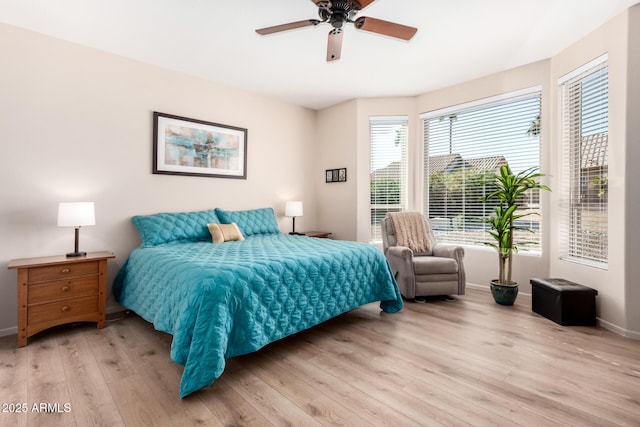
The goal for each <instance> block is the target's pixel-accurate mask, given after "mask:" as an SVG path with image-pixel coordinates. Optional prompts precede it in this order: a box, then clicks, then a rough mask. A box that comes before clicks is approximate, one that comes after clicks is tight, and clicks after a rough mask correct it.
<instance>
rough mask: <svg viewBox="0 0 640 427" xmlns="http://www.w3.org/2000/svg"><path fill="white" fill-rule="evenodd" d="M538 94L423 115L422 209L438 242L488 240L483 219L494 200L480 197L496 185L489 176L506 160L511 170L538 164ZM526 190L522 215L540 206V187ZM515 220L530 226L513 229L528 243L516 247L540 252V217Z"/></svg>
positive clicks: (522, 202)
mask: <svg viewBox="0 0 640 427" xmlns="http://www.w3.org/2000/svg"><path fill="white" fill-rule="evenodd" d="M540 99H541V95H540V91H539V90H538V89H536V90H533V91H529V92H527V93H524V94H523V93H518V94H517V95H514V96H508V95H507V96H506V97H501V99H499V100H489V101H487V102H486V103H482V102H475V103H474V104H473V106H471V107H466V106H459V107H458V108H455V107H454V108H449V109H447V111H446V113H445V114H444V115H438V114H441V113H435V115H429V114H425V115H423V129H424V153H425V154H424V189H425V195H424V196H425V197H424V200H425V205H424V211H425V212H426V213H428V215H429V218H430V220H431V225H432V227H433V230H434V233H435V235H436V237H437V238H438V240H439V241H445V242H451V243H459V244H466V245H477V244H483V242H488V241H490V238H491V237H490V236H489V235H488V233H486V230H487V224H486V223H485V222H483V218H486V217H488V216H490V215H491V214H492V212H493V206H494V204H486V205H485V204H484V203H483V202H482V197H483V196H485V195H487V194H489V193H491V192H492V191H493V189H494V187H493V186H492V184H491V181H490V180H489V179H488V178H487V175H488V174H491V173H493V172H497V171H499V169H500V167H501V166H502V165H506V164H508V165H509V166H510V168H511V170H512V171H513V172H514V173H518V172H521V171H523V170H525V169H527V168H530V167H534V166H536V167H539V166H540ZM529 193H530V194H529V197H528V198H527V199H526V200H525V199H523V200H521V202H520V206H521V207H520V208H519V210H518V211H517V212H518V213H520V214H522V213H525V212H538V211H539V203H540V192H539V190H533V191H530V192H529ZM492 203H494V202H492ZM516 225H520V226H523V227H527V228H530V229H533V230H534V233H526V232H517V233H516V235H515V237H516V239H517V240H519V241H531V242H532V243H531V244H528V245H526V247H522V245H521V247H520V249H523V250H524V249H528V250H530V251H536V252H539V251H540V247H541V246H540V244H541V232H540V230H541V218H540V216H539V215H530V216H527V217H525V218H522V219H520V220H519V223H518V224H516Z"/></svg>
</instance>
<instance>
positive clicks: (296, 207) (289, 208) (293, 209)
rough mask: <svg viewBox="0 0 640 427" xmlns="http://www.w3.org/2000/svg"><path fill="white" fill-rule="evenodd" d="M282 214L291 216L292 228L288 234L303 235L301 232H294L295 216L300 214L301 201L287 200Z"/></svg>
mask: <svg viewBox="0 0 640 427" xmlns="http://www.w3.org/2000/svg"><path fill="white" fill-rule="evenodd" d="M284 216H290V217H292V218H293V228H292V229H291V233H289V234H297V235H303V233H296V217H297V216H302V202H299V201H295V202H287V203H286V204H285V206H284Z"/></svg>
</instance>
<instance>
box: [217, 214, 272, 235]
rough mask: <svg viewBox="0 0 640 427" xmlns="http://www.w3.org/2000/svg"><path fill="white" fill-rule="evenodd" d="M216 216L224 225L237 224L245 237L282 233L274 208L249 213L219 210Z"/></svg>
mask: <svg viewBox="0 0 640 427" xmlns="http://www.w3.org/2000/svg"><path fill="white" fill-rule="evenodd" d="M216 214H217V215H218V218H219V219H220V222H221V223H223V224H231V223H236V224H237V225H238V228H239V229H240V231H241V232H242V235H243V236H245V237H246V236H251V235H253V234H276V233H280V229H279V228H278V223H277V222H276V215H275V212H274V211H273V209H272V208H262V209H251V210H247V211H225V210H223V209H220V208H217V209H216Z"/></svg>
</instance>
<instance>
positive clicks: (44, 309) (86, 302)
mask: <svg viewBox="0 0 640 427" xmlns="http://www.w3.org/2000/svg"><path fill="white" fill-rule="evenodd" d="M97 311H98V295H97V294H96V295H91V296H87V297H81V298H76V299H71V300H62V301H56V302H50V303H47V304H39V305H34V306H32V307H29V309H28V313H27V321H28V322H29V324H37V323H44V322H49V321H51V320H60V319H65V318H67V317H75V316H80V315H83V314H90V313H96V312H97Z"/></svg>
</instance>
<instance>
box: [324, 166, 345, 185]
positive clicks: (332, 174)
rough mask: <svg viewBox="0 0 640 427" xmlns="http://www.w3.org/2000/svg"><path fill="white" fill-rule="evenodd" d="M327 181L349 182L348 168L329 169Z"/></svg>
mask: <svg viewBox="0 0 640 427" xmlns="http://www.w3.org/2000/svg"><path fill="white" fill-rule="evenodd" d="M325 182H347V168H339V169H327V170H326V171H325Z"/></svg>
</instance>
